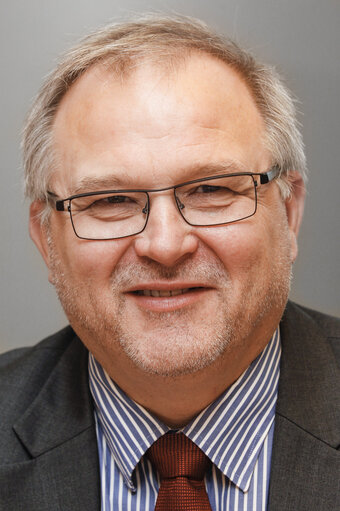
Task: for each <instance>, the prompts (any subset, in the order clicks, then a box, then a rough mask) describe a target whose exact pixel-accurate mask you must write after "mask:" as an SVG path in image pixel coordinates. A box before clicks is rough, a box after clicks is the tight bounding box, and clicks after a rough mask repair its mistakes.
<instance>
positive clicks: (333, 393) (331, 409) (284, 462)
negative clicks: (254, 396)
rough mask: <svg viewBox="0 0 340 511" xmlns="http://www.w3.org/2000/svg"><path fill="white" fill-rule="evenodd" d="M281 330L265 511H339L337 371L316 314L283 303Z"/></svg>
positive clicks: (339, 404)
mask: <svg viewBox="0 0 340 511" xmlns="http://www.w3.org/2000/svg"><path fill="white" fill-rule="evenodd" d="M320 318H321V316H320ZM323 318H324V316H323ZM323 321H324V320H323ZM280 328H281V334H282V358H281V375H280V383H279V393H278V401H277V407H276V418H275V432H274V441H273V454H272V461H271V474H270V489H269V509H274V510H275V511H295V510H296V509H299V511H319V510H320V509H326V508H327V509H338V508H340V491H339V490H340V488H339V481H338V480H337V479H336V477H335V474H337V473H339V471H340V463H339V462H340V459H339V452H338V451H337V450H336V447H337V446H338V445H339V443H340V438H339V431H340V424H339V421H340V417H339V413H338V410H339V407H340V402H339V401H340V389H339V369H338V367H337V365H336V361H335V357H334V354H333V352H332V348H331V346H330V344H329V340H328V339H327V338H326V337H325V335H324V333H323V331H322V330H321V328H320V326H319V324H318V321H317V320H316V313H312V312H311V311H307V310H306V309H303V308H301V307H299V306H296V305H294V304H291V303H288V305H287V308H286V311H285V314H284V316H283V319H282V322H281V326H280Z"/></svg>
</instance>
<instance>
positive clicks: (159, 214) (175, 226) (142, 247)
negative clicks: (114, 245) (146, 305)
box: [135, 195, 198, 267]
mask: <svg viewBox="0 0 340 511" xmlns="http://www.w3.org/2000/svg"><path fill="white" fill-rule="evenodd" d="M197 246H198V239H197V237H196V235H195V234H194V227H191V226H190V225H188V224H187V223H186V222H185V221H184V219H183V218H182V217H181V215H180V213H179V211H178V209H177V206H176V204H175V202H174V199H173V198H171V197H170V196H164V195H163V196H161V195H159V196H153V197H152V198H151V206H150V215H149V220H148V223H147V226H146V228H145V230H144V231H143V232H142V233H141V234H139V235H138V236H137V237H136V239H135V251H136V253H137V255H138V256H139V257H147V258H149V259H152V260H153V261H156V262H158V263H159V264H162V265H164V266H168V267H171V266H174V265H176V264H177V263H179V262H180V261H181V260H182V259H185V258H186V257H188V256H190V255H191V254H193V253H194V252H195V251H196V250H197Z"/></svg>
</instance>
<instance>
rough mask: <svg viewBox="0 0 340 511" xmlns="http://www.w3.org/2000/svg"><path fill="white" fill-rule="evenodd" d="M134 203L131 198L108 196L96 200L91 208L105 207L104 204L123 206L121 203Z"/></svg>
mask: <svg viewBox="0 0 340 511" xmlns="http://www.w3.org/2000/svg"><path fill="white" fill-rule="evenodd" d="M129 202H134V201H133V199H132V198H131V197H128V196H126V195H110V196H109V197H104V198H101V199H97V200H95V201H93V202H92V204H91V207H92V206H105V205H106V204H107V205H109V204H123V203H129Z"/></svg>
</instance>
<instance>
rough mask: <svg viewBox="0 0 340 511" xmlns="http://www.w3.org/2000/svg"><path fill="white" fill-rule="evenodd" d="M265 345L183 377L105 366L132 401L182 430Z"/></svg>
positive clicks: (165, 422)
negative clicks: (120, 370) (126, 370)
mask: <svg viewBox="0 0 340 511" xmlns="http://www.w3.org/2000/svg"><path fill="white" fill-rule="evenodd" d="M263 348H264V346H260V347H258V349H257V350H256V351H251V350H249V349H248V351H247V356H244V354H243V352H242V351H240V350H235V352H232V351H229V352H228V353H226V354H225V355H224V356H222V357H220V358H219V359H218V360H217V361H216V362H215V363H214V364H212V365H210V366H209V367H207V368H205V369H203V370H201V371H198V372H195V373H192V374H186V375H183V376H176V377H165V376H159V375H152V374H145V372H143V371H141V370H140V369H138V368H136V367H135V366H133V367H131V371H129V372H128V373H124V375H122V374H120V373H119V371H117V370H115V369H116V367H115V368H110V367H104V368H105V369H106V371H107V372H108V374H109V375H110V376H111V378H112V379H113V380H114V381H115V382H116V383H117V384H118V385H119V386H120V387H121V388H122V390H124V392H125V393H126V394H127V395H128V396H129V397H130V398H132V399H133V400H134V401H135V402H137V403H138V404H140V405H142V406H143V407H144V408H146V409H147V410H148V411H149V412H150V413H152V414H153V415H154V416H156V417H157V418H158V419H160V420H161V421H162V422H163V423H164V424H166V425H167V426H169V427H172V428H179V427H183V426H185V425H186V424H188V423H189V422H190V421H191V420H192V419H194V418H195V417H196V416H197V415H198V414H199V413H200V412H201V411H202V410H203V409H204V408H206V407H207V406H208V405H209V404H210V403H212V402H213V401H215V400H216V399H217V398H218V397H219V396H220V395H221V394H222V393H223V392H224V391H225V390H226V389H227V388H229V387H230V386H231V385H232V384H233V383H234V382H235V381H236V380H237V378H238V377H239V376H240V375H241V374H242V373H243V372H244V371H245V370H246V369H247V367H248V366H249V365H250V364H251V362H252V361H253V360H254V359H255V358H256V357H257V355H259V353H260V352H261V351H262V350H263Z"/></svg>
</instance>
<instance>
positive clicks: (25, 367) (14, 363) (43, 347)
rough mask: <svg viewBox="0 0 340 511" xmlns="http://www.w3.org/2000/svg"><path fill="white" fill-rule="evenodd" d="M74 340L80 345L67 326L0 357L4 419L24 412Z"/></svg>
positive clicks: (1, 400)
mask: <svg viewBox="0 0 340 511" xmlns="http://www.w3.org/2000/svg"><path fill="white" fill-rule="evenodd" d="M75 340H76V342H77V341H78V342H79V344H80V341H79V340H78V338H77V337H76V335H75V333H74V331H73V330H72V328H71V327H66V328H64V329H63V330H61V331H59V332H57V333H56V334H54V335H51V336H49V337H47V338H46V339H44V340H43V341H41V342H40V343H39V344H37V345H35V346H32V347H28V348H20V349H15V350H12V351H8V352H7V353H4V354H2V355H1V356H0V407H1V409H2V410H6V414H5V415H6V417H9V418H10V420H11V419H12V418H14V417H13V416H15V415H17V414H20V413H21V412H22V411H23V410H25V408H26V406H27V403H30V402H32V401H33V399H34V398H35V397H36V395H37V394H38V393H39V391H40V389H41V387H42V385H43V384H44V382H45V381H46V380H47V379H48V377H49V375H50V374H51V372H52V371H53V369H54V368H55V366H56V365H57V364H58V361H59V360H60V358H61V357H62V356H63V354H64V353H65V352H66V351H67V348H68V347H69V346H70V344H71V343H72V342H74V341H75Z"/></svg>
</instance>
